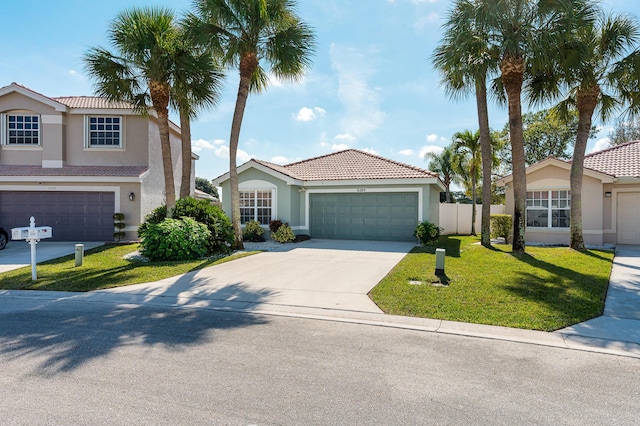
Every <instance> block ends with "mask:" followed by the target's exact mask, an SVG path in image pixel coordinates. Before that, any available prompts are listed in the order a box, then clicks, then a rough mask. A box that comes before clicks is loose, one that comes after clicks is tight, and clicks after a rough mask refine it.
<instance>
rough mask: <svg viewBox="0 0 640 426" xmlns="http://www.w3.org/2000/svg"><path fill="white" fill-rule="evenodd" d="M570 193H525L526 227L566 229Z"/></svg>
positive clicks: (567, 225)
mask: <svg viewBox="0 0 640 426" xmlns="http://www.w3.org/2000/svg"><path fill="white" fill-rule="evenodd" d="M570 208H571V191H527V227H531V228H568V227H569V216H570V214H569V212H570Z"/></svg>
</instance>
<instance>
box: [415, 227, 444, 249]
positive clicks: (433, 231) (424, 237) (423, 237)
mask: <svg viewBox="0 0 640 426" xmlns="http://www.w3.org/2000/svg"><path fill="white" fill-rule="evenodd" d="M441 231H442V228H440V227H439V226H438V225H436V224H433V223H431V222H429V221H424V222H422V223H419V224H418V226H416V230H415V231H413V236H414V237H416V238H417V239H418V241H420V244H422V245H423V246H430V245H433V244H435V243H437V242H438V238H440V232H441Z"/></svg>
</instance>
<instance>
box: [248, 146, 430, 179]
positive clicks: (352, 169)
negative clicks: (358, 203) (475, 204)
mask: <svg viewBox="0 0 640 426" xmlns="http://www.w3.org/2000/svg"><path fill="white" fill-rule="evenodd" d="M254 161H256V162H257V163H259V164H262V165H264V166H265V167H269V168H271V169H273V170H275V171H278V172H280V173H283V174H285V175H287V176H290V177H292V178H294V179H299V180H303V181H319V180H362V179H376V180H379V179H420V178H437V177H438V175H437V174H436V173H433V172H430V171H428V170H424V169H420V168H418V167H414V166H410V165H408V164H404V163H400V162H397V161H393V160H389V159H387V158H383V157H379V156H377V155H373V154H369V153H367V152H364V151H359V150H357V149H347V150H345V151H339V152H335V153H332V154H327V155H323V156H321V157H315V158H310V159H308V160H303V161H298V162H296V163H291V164H286V165H284V166H280V165H277V164H273V163H269V162H266V161H260V160H254Z"/></svg>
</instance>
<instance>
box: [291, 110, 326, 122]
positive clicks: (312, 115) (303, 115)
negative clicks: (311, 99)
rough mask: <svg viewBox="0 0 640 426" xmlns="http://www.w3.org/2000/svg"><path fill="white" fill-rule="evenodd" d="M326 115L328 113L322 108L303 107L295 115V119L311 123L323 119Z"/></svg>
mask: <svg viewBox="0 0 640 426" xmlns="http://www.w3.org/2000/svg"><path fill="white" fill-rule="evenodd" d="M325 114H326V111H325V110H324V109H322V108H320V107H314V108H313V109H312V108H307V107H302V108H300V111H298V113H297V114H296V115H295V119H296V120H298V121H311V120H315V119H316V118H318V117H322V116H324V115H325Z"/></svg>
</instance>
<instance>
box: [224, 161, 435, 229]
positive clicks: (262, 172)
mask: <svg viewBox="0 0 640 426" xmlns="http://www.w3.org/2000/svg"><path fill="white" fill-rule="evenodd" d="M238 181H239V188H240V215H241V222H242V223H243V224H244V223H246V222H248V221H250V220H257V221H258V222H260V224H261V225H262V226H263V227H264V228H265V229H268V225H269V223H270V221H272V220H280V221H282V222H287V223H289V225H290V226H291V228H292V229H293V231H294V232H295V233H296V234H308V235H310V236H311V237H313V238H333V239H355V240H397V241H402V240H404V241H411V240H414V239H415V237H414V236H413V231H414V230H415V227H416V225H417V224H418V223H419V222H422V221H425V220H428V221H430V222H433V223H436V224H437V223H438V214H439V213H438V208H439V203H440V191H442V190H443V189H444V185H443V183H442V182H441V181H440V179H439V177H438V175H437V174H436V173H433V172H430V171H428V170H423V169H420V168H418V167H414V166H410V165H408V164H403V163H399V162H397V161H393V160H389V159H386V158H382V157H379V156H377V155H373V154H369V153H367V152H363V151H359V150H355V149H348V150H345V151H340V152H336V153H332V154H328V155H324V156H320V157H315V158H310V159H308V160H303V161H298V162H295V163H292V164H287V165H278V164H273V163H269V162H266V161H261V160H256V159H253V160H250V161H248V162H246V163H244V164H243V165H241V166H239V167H238ZM213 183H214V185H217V186H221V187H222V194H221V195H222V196H221V198H222V208H223V209H224V211H225V212H226V213H227V214H229V215H230V214H231V194H230V181H229V173H226V174H224V175H222V176H220V177H218V178H216V179H214V180H213Z"/></svg>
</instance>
